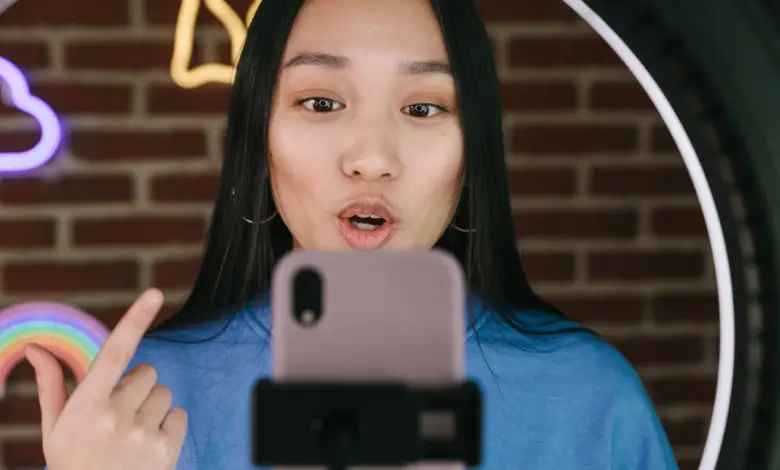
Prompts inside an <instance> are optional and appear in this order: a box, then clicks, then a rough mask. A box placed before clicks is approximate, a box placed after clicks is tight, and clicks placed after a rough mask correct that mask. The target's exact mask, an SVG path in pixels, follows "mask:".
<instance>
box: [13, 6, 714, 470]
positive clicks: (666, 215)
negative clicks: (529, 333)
mask: <svg viewBox="0 0 780 470" xmlns="http://www.w3.org/2000/svg"><path fill="white" fill-rule="evenodd" d="M230 3H231V4H233V5H235V7H236V10H237V11H238V12H239V13H240V14H241V15H242V16H243V14H244V12H245V11H246V8H247V6H248V3H249V2H248V1H246V0H243V1H231V2H230ZM178 6H179V0H111V1H104V0H21V1H20V2H19V3H17V4H16V5H14V6H13V7H11V8H10V9H9V10H8V11H7V12H6V13H4V14H3V15H2V16H0V56H2V57H6V58H9V59H11V60H12V61H14V62H16V63H17V64H18V65H20V66H21V67H23V68H24V69H25V70H26V71H27V72H28V73H29V74H30V76H31V77H32V89H33V90H34V92H35V94H37V95H39V96H41V97H42V98H44V99H45V100H47V101H48V102H49V103H51V104H52V106H53V107H54V108H55V109H56V110H57V111H58V112H59V113H60V114H61V115H62V116H63V117H64V121H65V123H66V125H67V129H68V136H67V139H66V145H65V147H64V149H63V151H62V152H61V154H60V155H59V156H58V157H57V159H56V160H55V161H53V162H50V163H49V164H48V165H47V166H46V167H45V168H42V169H40V170H37V171H35V172H33V173H29V174H26V175H23V176H13V177H10V176H9V177H5V178H2V181H0V295H1V296H2V297H1V298H2V303H3V304H10V303H15V302H20V301H25V300H31V299H52V300H59V301H65V302H70V303H72V304H74V305H77V306H80V307H83V308H85V309H88V310H89V311H90V312H92V313H94V314H96V315H99V316H100V317H101V318H103V319H104V320H105V321H106V322H107V323H108V324H109V325H112V324H113V322H115V320H116V318H117V317H118V315H120V314H121V313H122V312H123V309H124V308H125V307H126V306H127V305H128V303H129V302H130V301H131V300H132V299H133V298H134V297H135V295H136V294H137V293H138V292H139V290H140V289H141V288H142V287H145V286H148V285H157V286H159V287H161V288H163V289H164V290H165V291H166V293H167V295H168V297H169V299H171V303H172V304H175V303H176V302H178V301H179V300H180V299H181V298H182V297H183V295H184V294H185V293H186V291H187V289H188V287H189V285H190V283H191V281H192V279H193V275H194V273H195V271H196V266H197V257H198V253H199V251H200V242H201V238H202V235H203V232H204V228H205V225H206V222H207V217H208V213H209V210H210V201H211V198H212V195H213V194H214V190H215V187H216V181H217V175H218V171H219V166H220V144H221V136H222V133H223V131H224V126H225V119H224V110H225V109H226V104H227V97H228V89H227V87H226V86H223V85H212V86H205V87H202V88H199V89H194V90H183V89H180V88H178V87H176V86H174V85H173V84H172V82H171V80H170V77H169V75H168V72H167V70H168V65H169V61H170V57H171V52H172V39H173V23H174V21H175V16H176V12H177V10H178ZM481 8H482V10H483V12H484V15H485V17H486V19H487V20H488V21H489V27H490V30H491V33H492V35H493V37H494V39H495V45H496V51H497V54H498V63H499V67H500V73H501V76H502V81H503V83H504V99H505V106H506V120H505V122H506V131H507V132H506V134H507V146H508V149H509V165H510V169H511V170H510V179H511V186H512V189H513V199H512V202H513V205H514V207H515V208H516V214H517V229H518V231H519V235H520V237H521V242H520V243H521V247H522V248H523V252H524V259H525V264H526V268H527V270H528V272H529V275H530V278H531V279H532V281H533V283H534V284H535V285H536V286H537V288H538V289H539V290H540V291H541V292H542V293H543V294H545V295H546V296H547V297H548V298H550V299H551V300H553V301H554V302H556V303H557V304H558V305H559V306H560V307H561V308H563V309H564V310H565V311H567V312H568V313H569V314H570V315H571V316H573V317H574V318H577V319H580V320H582V321H584V322H586V323H587V324H588V325H591V326H593V327H594V328H596V329H597V330H598V331H600V332H602V333H603V334H605V335H606V336H607V337H608V338H610V339H611V340H612V341H613V342H614V344H615V345H617V346H618V347H619V348H620V349H621V351H622V352H623V353H624V354H625V355H626V356H627V357H628V359H629V360H631V361H632V363H633V364H634V365H635V366H636V367H637V368H638V369H639V371H640V373H641V374H642V377H643V379H644V380H645V383H646V386H647V388H648V390H649V391H650V393H651V395H652V398H653V400H654V402H655V403H656V405H657V407H658V409H659V411H660V413H661V415H662V417H663V420H664V423H665V424H666V427H667V431H668V433H669V435H670V437H671V440H672V442H673V444H674V447H675V450H676V452H677V454H678V456H679V458H680V460H681V462H682V464H683V467H684V468H695V466H696V464H697V462H698V458H699V455H700V452H701V446H702V444H703V442H704V436H705V433H706V430H707V428H706V426H707V423H708V419H709V414H710V407H711V403H712V399H713V396H714V390H715V370H716V365H717V301H716V297H715V286H714V277H713V269H712V262H711V257H710V253H709V245H708V242H707V238H706V234H705V231H704V225H703V219H702V216H701V211H700V209H699V206H698V204H697V201H696V198H695V196H694V194H693V189H692V185H691V182H690V179H689V177H688V174H687V172H686V170H685V168H684V166H683V164H682V160H681V159H680V157H679V155H678V154H677V152H676V150H675V148H674V145H673V143H672V142H671V139H670V138H669V136H668V134H667V132H666V131H665V128H664V125H663V124H662V122H661V120H660V118H659V116H658V115H657V113H656V112H655V110H654V109H653V107H652V105H651V104H650V102H649V100H648V99H647V98H646V96H645V95H644V92H643V91H642V90H641V88H640V87H639V86H638V84H637V83H636V81H635V80H634V79H633V78H632V76H631V74H630V73H629V72H628V70H627V68H626V67H625V66H624V65H623V64H622V63H621V62H620V61H619V59H618V58H617V57H616V55H615V54H613V53H612V51H611V50H610V49H609V48H608V47H607V46H606V44H605V43H604V42H603V41H602V40H601V39H600V38H599V37H598V36H597V35H596V34H595V33H593V32H592V31H591V30H590V28H589V27H588V26H587V25H586V24H584V23H583V22H582V21H580V20H579V19H578V18H577V17H576V15H574V14H573V13H572V12H570V11H569V10H568V9H567V7H566V6H565V5H564V4H563V2H562V1H560V0H522V1H512V2H510V1H508V0H481ZM199 23H200V26H199V28H198V31H197V33H196V52H195V56H196V59H195V60H197V61H198V62H197V63H202V62H204V61H214V60H219V61H220V62H223V63H227V56H228V42H227V36H226V34H225V33H224V31H223V30H222V29H221V28H220V27H217V26H216V24H217V23H216V21H215V20H214V18H212V17H210V16H209V15H208V14H206V13H204V12H203V11H202V12H201V15H200V17H199ZM31 129H34V127H31V122H30V121H29V120H28V118H26V117H24V116H21V115H19V113H17V112H14V111H12V110H10V109H8V108H3V107H0V149H3V150H16V149H18V150H21V149H24V148H27V147H29V146H30V145H31V144H32V143H34V142H35V141H36V139H37V135H36V133H35V131H34V130H31ZM31 377H32V374H31V370H30V369H29V367H27V366H26V365H21V366H19V367H18V368H17V369H16V370H15V371H14V372H13V374H12V377H11V382H10V384H11V385H10V390H9V396H8V397H7V398H6V399H5V400H4V401H2V402H0V441H2V448H3V449H4V452H5V459H6V462H7V466H8V467H9V468H11V469H15V470H18V469H24V468H36V467H40V466H41V465H42V464H43V460H42V456H41V452H40V443H39V429H38V424H37V419H38V409H37V401H36V398H35V391H34V386H33V384H32V382H30V379H31ZM1 466H2V465H0V467H1Z"/></svg>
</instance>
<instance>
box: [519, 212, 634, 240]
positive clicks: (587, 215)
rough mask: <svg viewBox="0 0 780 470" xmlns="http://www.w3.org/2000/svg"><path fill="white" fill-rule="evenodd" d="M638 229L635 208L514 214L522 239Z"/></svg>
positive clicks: (616, 234) (612, 235)
mask: <svg viewBox="0 0 780 470" xmlns="http://www.w3.org/2000/svg"><path fill="white" fill-rule="evenodd" d="M638 230H639V216H638V214H637V212H636V210H634V209H565V210H551V209H546V210H543V211H536V210H534V211H530V210H527V211H521V212H518V213H517V214H516V215H515V231H516V232H517V235H518V236H519V237H520V238H522V239H523V240H527V239H530V238H535V237H539V238H543V239H551V238H559V239H572V240H574V239H605V238H606V239H617V238H620V239H626V238H633V237H635V236H636V235H637V232H638Z"/></svg>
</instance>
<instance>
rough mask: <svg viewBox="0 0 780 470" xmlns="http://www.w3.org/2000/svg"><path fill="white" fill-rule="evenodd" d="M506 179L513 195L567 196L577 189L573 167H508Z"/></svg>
mask: <svg viewBox="0 0 780 470" xmlns="http://www.w3.org/2000/svg"><path fill="white" fill-rule="evenodd" d="M508 179H509V190H510V192H511V193H512V194H513V195H515V196H568V195H572V194H574V193H575V192H576V191H577V171H576V170H575V169H573V168H510V169H509V170H508Z"/></svg>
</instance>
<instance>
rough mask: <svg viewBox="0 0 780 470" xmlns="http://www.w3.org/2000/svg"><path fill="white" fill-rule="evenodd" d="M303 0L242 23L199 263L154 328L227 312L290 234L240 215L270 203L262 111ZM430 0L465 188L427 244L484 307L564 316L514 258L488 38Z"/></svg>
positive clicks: (264, 210) (266, 8)
mask: <svg viewBox="0 0 780 470" xmlns="http://www.w3.org/2000/svg"><path fill="white" fill-rule="evenodd" d="M304 1H305V0H264V1H263V2H262V3H261V4H260V6H259V8H258V10H257V12H256V14H255V16H254V19H253V20H252V22H251V24H250V26H249V28H248V31H247V36H246V41H245V44H244V47H243V50H242V53H241V56H240V58H239V61H238V64H237V68H236V75H235V81H234V84H233V89H232V96H231V100H230V110H229V114H228V126H227V135H226V145H225V156H224V164H223V168H222V177H221V180H220V186H219V192H218V195H217V200H216V204H215V207H214V211H213V217H212V220H211V224H210V227H209V230H208V234H207V236H206V246H205V253H204V255H203V258H202V264H201V267H200V272H199V273H198V276H197V280H196V281H195V285H194V287H193V289H192V292H191V293H190V295H189V298H188V299H187V301H186V302H185V304H184V305H183V307H182V308H181V309H180V310H179V311H178V312H177V313H176V314H174V315H173V316H172V317H171V318H169V319H168V320H167V321H165V322H163V323H162V324H161V325H159V326H158V327H157V328H156V330H158V331H159V330H169V329H175V328H179V327H182V326H186V325H192V324H197V323H203V322H206V321H210V320H213V319H215V318H217V317H222V316H223V315H225V314H226V313H230V312H232V313H235V312H236V311H238V310H239V309H241V308H242V307H243V306H244V305H245V304H246V303H247V302H248V301H251V300H253V299H255V298H257V297H259V296H262V295H264V294H266V293H267V292H268V290H269V289H270V281H271V273H272V270H273V268H274V265H275V263H276V261H277V260H279V258H280V257H281V256H283V255H284V254H285V253H287V252H288V251H290V250H291V248H292V236H291V234H290V232H289V231H288V229H287V228H286V226H285V225H284V222H283V221H282V220H281V217H273V218H272V219H271V220H270V221H268V222H266V223H248V221H255V222H257V221H266V220H267V219H268V218H269V217H271V216H272V215H273V214H274V213H275V211H276V209H275V207H274V202H273V197H272V195H271V188H270V183H269V181H270V178H269V176H270V175H269V159H268V129H269V120H270V115H271V106H272V103H273V98H274V91H275V86H276V81H277V76H278V74H279V69H280V67H281V60H282V56H283V54H284V50H285V46H286V42H287V38H288V37H289V35H290V31H291V29H292V27H293V23H294V21H295V18H296V16H297V15H298V13H299V11H300V9H301V7H302V6H303V3H304ZM431 4H432V6H433V9H434V11H435V14H436V16H437V18H438V21H439V24H440V25H441V29H442V32H443V35H444V40H445V43H446V44H447V48H448V53H449V59H450V64H451V68H452V72H453V75H454V77H455V82H456V85H457V94H458V101H459V109H460V119H461V126H462V130H463V135H464V149H463V151H464V156H465V158H464V160H465V167H464V169H463V170H464V177H465V188H464V190H463V192H462V196H461V200H460V202H459V205H458V209H457V212H456V216H455V221H454V222H455V225H457V226H458V227H461V228H464V229H467V230H468V232H462V231H458V230H455V229H452V228H448V229H447V230H446V231H445V233H444V234H443V235H442V237H441V238H440V240H438V242H437V244H436V246H437V247H438V248H441V249H444V250H446V251H448V252H450V253H451V254H452V255H454V256H455V257H456V258H457V259H458V260H459V262H460V263H461V266H462V267H463V270H464V272H465V274H466V280H467V286H468V289H469V291H470V294H474V295H475V296H477V297H478V298H479V300H480V303H481V304H482V305H483V306H485V307H486V309H485V310H486V311H490V312H494V313H495V314H497V315H499V316H500V317H501V318H502V319H503V320H504V321H505V322H506V323H507V324H508V325H510V326H512V327H513V328H515V329H517V330H519V331H525V332H531V333H533V331H531V330H529V329H528V328H526V326H525V325H524V324H523V322H522V321H521V320H520V318H519V316H518V315H516V312H518V311H529V310H534V311H539V312H540V313H541V312H546V313H548V314H551V315H552V317H553V318H559V319H565V316H564V315H563V313H561V312H560V311H558V310H557V309H556V308H554V307H553V306H552V305H550V304H548V303H547V302H545V301H544V300H542V299H541V298H540V297H539V296H537V295H536V294H535V293H534V291H533V290H532V288H531V286H530V285H529V283H528V280H527V279H526V276H525V273H524V272H523V268H522V264H521V262H520V255H519V253H518V250H517V246H516V235H515V230H514V225H513V222H512V213H511V208H510V203H509V190H508V187H507V174H506V164H505V155H504V136H503V130H502V120H501V119H502V116H501V96H500V91H499V81H498V76H497V71H496V65H495V62H494V59H493V55H492V50H491V45H490V39H489V36H488V33H487V30H486V29H485V25H484V24H483V22H482V21H481V20H480V17H479V14H478V12H477V10H476V8H475V6H474V4H473V3H472V0H431ZM565 323H568V322H565ZM570 325H571V324H569V326H570ZM567 329H568V328H567ZM574 329H578V328H574Z"/></svg>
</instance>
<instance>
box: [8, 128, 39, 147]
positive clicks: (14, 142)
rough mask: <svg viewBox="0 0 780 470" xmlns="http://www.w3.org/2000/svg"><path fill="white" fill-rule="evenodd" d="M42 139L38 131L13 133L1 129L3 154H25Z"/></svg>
mask: <svg viewBox="0 0 780 470" xmlns="http://www.w3.org/2000/svg"><path fill="white" fill-rule="evenodd" d="M40 139H41V133H40V131H37V130H25V131H11V130H3V129H0V148H2V149H3V152H23V151H25V150H29V149H31V148H33V147H35V145H36V144H37V143H38V141H39V140H40Z"/></svg>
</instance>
